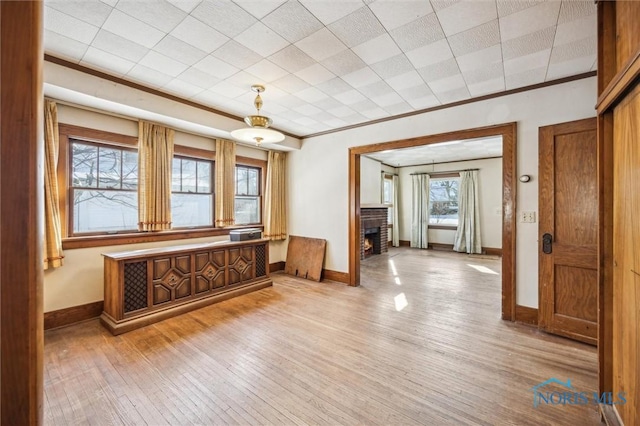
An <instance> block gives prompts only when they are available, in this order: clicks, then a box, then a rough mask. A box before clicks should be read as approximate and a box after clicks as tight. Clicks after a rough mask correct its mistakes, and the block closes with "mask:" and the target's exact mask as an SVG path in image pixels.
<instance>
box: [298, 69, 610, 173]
mask: <svg viewBox="0 0 640 426" xmlns="http://www.w3.org/2000/svg"><path fill="white" fill-rule="evenodd" d="M596 75H597V72H596V71H589V72H585V73H582V74H578V75H573V76H570V77H564V78H559V79H557V80H552V81H545V82H544V83H538V84H532V85H531V86H525V87H519V88H517V89H511V90H506V91H504V92H498V93H491V94H488V95H484V96H479V97H477V98H471V99H465V100H464V101H458V102H453V103H450V104H446V105H439V106H436V107H432V108H425V109H421V110H418V111H411V112H407V113H404V114H399V115H394V116H392V117H385V118H379V119H377V120H371V121H367V122H364V123H358V124H352V125H350V126H345V127H340V128H338V129H332V130H326V131H323V132H317V133H312V134H309V135H304V136H300V138H302V139H309V138H314V137H316V136H323V135H328V134H331V133H337V132H343V131H345V130H351V129H357V128H358V127H365V126H370V125H372V124H378V123H384V122H385V121H392V120H397V119H400V118H405V117H411V116H414V115H419V114H425V113H428V112H433V111H439V110H441V109H447V108H454V107H457V106H460V105H466V104H471V103H474V102H481V101H486V100H488V99H494V98H500V97H502V96H508V95H513V94H515V93H521V92H527V91H529V90H536V89H541V88H544V87H549V86H555V85H557V84H564V83H569V82H571V81H576V80H582V79H583V78H589V77H594V76H596ZM392 167H393V166H392Z"/></svg>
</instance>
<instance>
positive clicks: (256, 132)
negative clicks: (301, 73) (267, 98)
mask: <svg viewBox="0 0 640 426" xmlns="http://www.w3.org/2000/svg"><path fill="white" fill-rule="evenodd" d="M251 90H252V91H254V92H256V93H257V95H256V99H255V100H254V101H253V105H254V106H255V107H256V110H257V113H256V115H248V116H246V117H245V118H244V122H245V123H247V125H248V126H249V127H244V128H242V129H238V130H233V131H232V132H231V136H232V137H233V138H234V139H236V140H238V141H240V142H255V144H256V145H258V146H259V145H260V144H262V143H278V142H282V141H283V140H284V135H283V134H282V133H280V132H278V131H276V130H272V129H269V126H271V123H272V122H273V121H272V120H271V119H270V118H269V117H265V116H264V115H260V109H261V108H262V98H261V97H260V93H262V92H264V91H265V88H264V86H263V85H261V84H254V85H253V86H251Z"/></svg>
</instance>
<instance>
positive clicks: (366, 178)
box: [360, 157, 382, 204]
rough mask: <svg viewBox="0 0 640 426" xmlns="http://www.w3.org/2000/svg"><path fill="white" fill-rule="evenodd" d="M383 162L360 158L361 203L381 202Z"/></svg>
mask: <svg viewBox="0 0 640 426" xmlns="http://www.w3.org/2000/svg"><path fill="white" fill-rule="evenodd" d="M381 165H382V164H381V163H380V162H379V161H376V160H372V159H371V158H367V157H362V159H361V160H360V203H361V204H379V203H380V202H381V200H380V195H381V192H380V191H381V186H382V180H381V179H382V178H381V177H380V175H381V173H380V172H381V171H382V168H381Z"/></svg>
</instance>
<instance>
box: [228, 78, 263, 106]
mask: <svg viewBox="0 0 640 426" xmlns="http://www.w3.org/2000/svg"><path fill="white" fill-rule="evenodd" d="M226 81H227V83H230V84H235V85H236V86H238V87H246V88H247V91H246V95H247V96H250V97H251V102H253V98H255V94H254V95H251V93H253V92H251V86H252V85H253V84H258V83H260V82H259V81H256V77H255V76H254V75H253V74H249V73H248V72H245V71H239V72H237V73H235V74H234V75H232V76H231V77H229V78H227V79H226Z"/></svg>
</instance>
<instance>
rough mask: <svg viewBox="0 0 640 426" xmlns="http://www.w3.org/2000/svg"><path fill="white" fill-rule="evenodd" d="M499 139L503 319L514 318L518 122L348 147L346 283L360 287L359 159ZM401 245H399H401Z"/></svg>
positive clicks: (510, 319)
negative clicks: (394, 151)
mask: <svg viewBox="0 0 640 426" xmlns="http://www.w3.org/2000/svg"><path fill="white" fill-rule="evenodd" d="M487 136H502V318H503V319H505V320H509V321H513V319H514V317H515V303H516V302H515V300H516V298H515V294H516V281H515V277H516V274H515V268H516V215H515V212H516V200H517V197H516V189H517V183H518V182H517V179H518V178H517V173H516V167H517V157H516V146H517V140H516V139H517V123H506V124H499V125H494V126H487V127H480V128H475V129H465V130H457V131H452V132H447V133H441V134H435V135H426V136H419V137H415V138H411V139H403V140H397V141H391V142H382V143H376V144H372V145H363V146H357V147H351V148H349V284H350V285H352V286H357V285H359V284H360V248H359V242H360V156H361V155H364V154H368V153H371V152H379V151H385V150H387V149H398V148H409V147H414V146H421V145H429V144H434V143H439V142H447V141H451V140H460V139H475V138H480V137H487ZM401 245H402V243H401Z"/></svg>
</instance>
